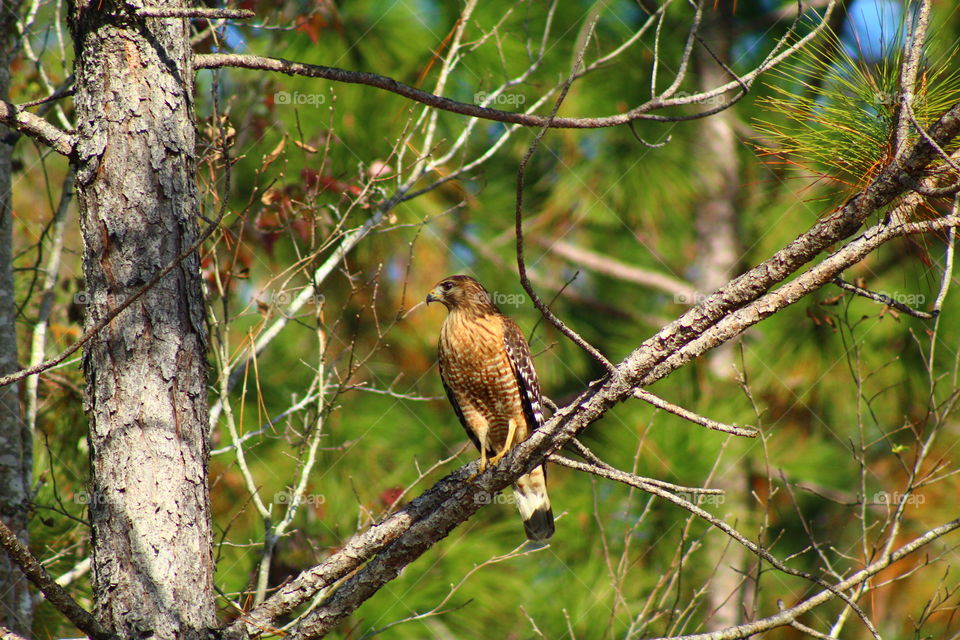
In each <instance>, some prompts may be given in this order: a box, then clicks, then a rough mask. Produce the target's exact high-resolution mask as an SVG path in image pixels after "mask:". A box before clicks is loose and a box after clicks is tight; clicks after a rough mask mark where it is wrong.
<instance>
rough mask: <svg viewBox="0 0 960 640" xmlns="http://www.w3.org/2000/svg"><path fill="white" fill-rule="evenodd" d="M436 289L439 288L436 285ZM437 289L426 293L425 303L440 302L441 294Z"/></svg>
mask: <svg viewBox="0 0 960 640" xmlns="http://www.w3.org/2000/svg"><path fill="white" fill-rule="evenodd" d="M437 289H439V287H437ZM437 289H434V290H433V291H431V292H430V293H428V294H427V304H430V303H431V302H440V295H441V294H440V292H439V291H437Z"/></svg>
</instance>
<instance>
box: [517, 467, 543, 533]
mask: <svg viewBox="0 0 960 640" xmlns="http://www.w3.org/2000/svg"><path fill="white" fill-rule="evenodd" d="M513 492H514V495H515V496H516V497H517V509H519V510H520V517H521V518H522V519H523V528H524V530H525V531H526V532H527V538H529V539H530V540H547V539H548V538H550V536H552V535H553V511H552V510H551V509H550V496H548V495H547V477H546V474H545V473H544V472H543V467H537V468H536V469H534V470H533V471H531V472H530V473H528V474H527V475H525V476H521V477H519V478H517V482H516V484H514V485H513Z"/></svg>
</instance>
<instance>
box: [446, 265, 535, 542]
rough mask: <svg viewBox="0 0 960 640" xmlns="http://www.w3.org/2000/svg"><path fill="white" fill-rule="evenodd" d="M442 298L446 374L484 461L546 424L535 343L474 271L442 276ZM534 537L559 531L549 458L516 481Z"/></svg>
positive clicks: (525, 519)
mask: <svg viewBox="0 0 960 640" xmlns="http://www.w3.org/2000/svg"><path fill="white" fill-rule="evenodd" d="M431 302H440V303H442V304H443V306H445V307H446V308H447V310H448V311H449V313H448V314H447V319H446V321H445V322H444V323H443V328H442V329H440V340H439V352H440V378H441V379H442V380H443V388H444V389H445V390H446V392H447V397H448V398H449V399H450V403H451V404H452V405H453V410H454V411H456V413H457V417H458V418H460V423H461V424H462V425H463V428H464V429H466V431H467V435H468V436H470V440H472V441H473V444H475V445H476V447H477V448H478V449H479V450H480V469H481V471H482V470H484V469H485V468H486V466H487V461H488V456H491V454H492V457H491V458H490V460H489V462H490V464H495V463H496V462H497V461H499V460H500V458H501V457H503V455H504V454H506V453H507V451H509V450H510V448H511V447H513V446H515V445H516V444H518V443H520V442H523V441H524V440H526V439H527V438H528V437H529V436H530V434H531V433H532V432H533V430H534V429H537V428H538V427H540V425H542V424H543V412H542V411H541V408H540V382H539V380H537V372H536V370H534V368H533V358H531V356H530V347H529V345H528V344H527V340H526V338H524V336H523V332H522V331H521V330H520V327H518V326H517V323H516V322H514V321H513V320H511V319H510V318H508V317H507V316H505V315H503V313H501V311H500V309H498V308H497V306H496V305H495V304H493V301H492V299H491V297H490V294H489V293H488V292H487V290H486V289H484V288H483V285H481V284H480V283H479V282H477V281H476V280H474V279H473V278H471V277H469V276H459V275H458V276H450V277H449V278H444V279H443V280H441V281H440V282H438V283H437V286H436V287H435V288H434V289H433V291H431V292H430V294H429V295H428V296H427V303H428V304H429V303H431ZM513 490H514V495H515V496H516V501H517V508H518V509H519V510H520V517H521V518H522V519H523V528H524V530H525V531H526V533H527V538H529V539H530V540H546V539H548V538H549V537H550V536H552V535H553V511H551V509H550V498H549V496H547V473H546V465H543V466H541V467H537V468H536V469H534V470H533V471H531V472H530V473H528V474H527V475H525V476H521V477H519V478H517V481H516V482H515V483H514V485H513Z"/></svg>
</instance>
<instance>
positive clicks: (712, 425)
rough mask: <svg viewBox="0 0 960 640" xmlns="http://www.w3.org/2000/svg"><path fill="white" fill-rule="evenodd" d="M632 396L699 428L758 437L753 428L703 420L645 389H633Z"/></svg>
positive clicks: (702, 417)
mask: <svg viewBox="0 0 960 640" xmlns="http://www.w3.org/2000/svg"><path fill="white" fill-rule="evenodd" d="M633 395H634V397H635V398H639V399H640V400H643V401H644V402H646V403H649V404H651V405H653V406H655V407H656V408H658V409H663V410H664V411H666V412H668V413H672V414H673V415H675V416H679V417H681V418H683V419H684V420H688V421H690V422H692V423H694V424H698V425H700V426H701V427H706V428H708V429H713V430H714V431H722V432H723V433H729V434H730V435H733V436H743V437H745V438H756V437H757V436H758V435H760V434H759V432H758V431H757V430H756V429H754V428H753V427H738V426H736V425H734V424H724V423H722V422H717V421H716V420H711V419H710V418H705V417H704V416H701V415H698V414H696V413H694V412H693V411H690V410H689V409H684V408H683V407H680V406H677V405H675V404H673V403H672V402H667V401H666V400H664V399H663V398H661V397H660V396H657V395H655V394H653V393H650V392H649V391H647V390H646V389H635V390H634V392H633Z"/></svg>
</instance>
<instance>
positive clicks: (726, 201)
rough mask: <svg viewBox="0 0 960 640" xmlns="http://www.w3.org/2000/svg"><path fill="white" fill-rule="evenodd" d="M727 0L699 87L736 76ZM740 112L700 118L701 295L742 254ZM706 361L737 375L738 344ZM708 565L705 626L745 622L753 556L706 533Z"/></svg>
mask: <svg viewBox="0 0 960 640" xmlns="http://www.w3.org/2000/svg"><path fill="white" fill-rule="evenodd" d="M732 4H733V3H732V2H731V1H730V0H723V1H721V2H719V3H718V4H716V5H714V6H713V7H712V8H711V9H708V10H707V12H706V15H705V16H704V20H703V28H702V31H701V35H702V37H703V39H704V41H705V43H706V46H709V47H710V51H707V49H706V46H701V47H700V48H699V49H698V51H697V56H696V58H695V61H696V67H697V77H698V82H699V84H700V88H701V89H708V90H709V88H711V87H715V86H719V85H720V84H723V83H724V82H725V81H728V80H729V79H730V76H729V74H728V73H727V71H726V70H724V69H723V67H721V66H720V64H718V63H717V61H716V60H714V58H713V55H711V51H712V53H713V54H714V55H716V56H717V57H719V58H720V60H722V61H723V62H724V63H725V64H729V63H730V45H731V41H732V39H733V33H732V28H733V25H732V24H731V17H732V15H733V6H732ZM736 121H737V115H736V112H735V110H734V109H727V110H726V111H721V112H720V113H718V114H716V115H714V116H711V117H709V118H704V119H703V120H700V121H699V122H698V123H697V125H698V127H697V147H698V149H699V155H698V158H697V173H696V176H697V180H698V182H699V185H700V196H699V203H700V204H699V206H698V207H697V211H696V217H695V223H694V224H695V227H696V231H697V260H696V263H695V264H694V280H693V281H694V286H696V288H697V290H698V291H699V292H700V293H701V294H709V293H712V292H714V291H716V290H717V289H719V288H720V287H722V286H723V285H724V284H725V283H727V282H729V281H730V279H731V278H732V277H733V275H734V273H735V271H736V269H737V263H738V260H739V256H740V246H739V245H740V243H739V242H738V239H737V228H738V219H737V194H738V192H739V190H740V163H739V161H738V158H737V151H738V149H737V146H738V145H737V139H736V134H735V126H736ZM705 359H706V365H707V367H708V368H709V370H710V372H711V373H712V374H713V375H714V376H715V377H716V378H717V379H718V380H719V381H721V382H719V384H721V385H723V384H724V381H729V380H731V379H733V375H734V369H733V363H734V349H733V342H732V341H731V342H725V343H723V344H722V345H720V346H719V347H717V348H715V349H713V350H712V351H710V353H709V354H707V357H706V358H705ZM729 467H730V464H729V462H728V463H726V464H724V461H723V460H721V461H720V462H719V468H718V471H717V473H716V479H715V481H714V483H713V485H712V486H714V487H716V488H717V489H722V490H723V492H724V502H723V514H724V519H725V520H726V521H728V522H738V523H740V524H741V525H742V524H743V523H744V519H745V516H746V515H747V512H748V510H747V505H746V501H747V498H746V497H747V495H748V494H749V478H748V476H747V470H746V467H745V466H744V465H743V464H737V465H734V466H733V467H732V468H729ZM704 544H705V547H706V548H705V554H706V558H707V559H706V564H707V565H708V566H710V567H712V568H714V571H715V573H714V575H713V577H712V579H711V588H710V589H709V590H708V591H707V602H708V609H707V610H708V612H709V613H710V614H711V616H710V618H709V619H708V621H707V629H709V630H711V631H714V630H717V629H724V628H726V627H732V626H734V625H736V624H737V623H739V622H742V617H743V610H744V605H745V602H744V600H745V599H746V598H747V595H748V591H749V589H747V585H746V583H744V581H743V578H744V575H745V574H744V573H743V571H742V570H743V569H744V568H745V567H744V565H745V563H746V560H747V554H746V552H745V550H744V549H743V547H741V546H739V545H731V544H730V541H729V540H727V539H725V538H724V537H723V536H720V535H711V536H708V537H707V538H706V540H705V542H704Z"/></svg>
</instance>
